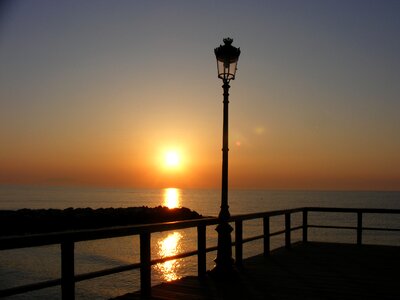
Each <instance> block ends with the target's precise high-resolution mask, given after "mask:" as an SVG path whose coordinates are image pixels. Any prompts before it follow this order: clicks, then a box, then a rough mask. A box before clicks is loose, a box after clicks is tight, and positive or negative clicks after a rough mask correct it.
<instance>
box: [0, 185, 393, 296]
mask: <svg viewBox="0 0 400 300" xmlns="http://www.w3.org/2000/svg"><path fill="white" fill-rule="evenodd" d="M219 201H220V192H219V191H217V190H189V189H185V190H182V189H176V188H169V189H152V190H137V189H136V190H132V189H93V188H84V189H83V188H38V187H9V186H2V187H0V209H20V208H60V209H63V208H68V207H91V208H100V207H130V206H149V207H154V206H159V205H163V206H167V207H171V208H172V207H182V206H184V207H188V208H190V209H192V210H195V211H197V212H199V213H201V214H203V215H205V216H217V215H218V211H219ZM229 204H230V212H231V214H243V213H252V212H260V211H269V210H275V209H285V208H295V207H301V206H324V207H366V208H400V192H317V191H308V192H305V191H265V190H232V191H230V194H229ZM300 219H301V215H298V216H297V217H296V216H294V218H293V221H292V222H293V223H294V224H295V225H296V224H300ZM363 221H364V224H365V225H369V226H380V227H394V228H399V227H400V218H399V217H397V216H385V215H377V216H375V215H370V216H369V215H367V216H366V217H365V218H364V220H363ZM309 222H310V223H313V224H317V223H318V224H335V225H338V224H340V225H350V226H354V225H355V224H356V218H355V216H354V215H350V214H349V215H346V214H341V215H340V214H329V215H328V214H325V215H313V214H310V217H309ZM283 223H284V222H283V218H282V217H276V218H273V219H271V230H272V231H275V230H280V229H282V228H283V225H284V224H283ZM261 230H262V228H261V223H260V221H249V222H246V223H245V224H244V234H245V236H252V235H256V234H261ZM232 236H234V235H232ZM309 236H310V237H309V238H310V240H323V241H342V242H350V243H352V242H354V240H355V235H354V232H349V231H344V230H342V231H340V230H336V231H322V230H318V231H316V230H310V233H309ZM293 239H294V240H296V239H300V232H297V233H294V235H293ZM364 241H365V242H366V243H381V244H395V245H400V237H399V235H398V234H396V233H387V232H373V233H366V235H365V238H364ZM138 242H139V240H138V237H124V238H113V239H106V240H97V241H88V242H79V243H76V246H75V247H76V258H75V270H76V273H77V274H79V273H84V272H91V271H95V270H101V269H105V268H111V267H115V266H119V265H124V264H128V263H134V262H138V260H139V243H138ZM271 242H272V248H276V247H279V246H281V245H282V244H283V239H282V238H281V237H277V238H273V239H272V241H271ZM215 244H216V232H215V230H214V228H211V227H209V228H207V246H212V245H215ZM196 245H197V236H196V229H187V230H180V231H171V232H164V233H156V234H153V235H152V243H151V246H152V254H151V255H152V258H159V257H166V256H171V255H175V254H178V253H182V252H186V251H190V250H195V248H196ZM261 251H262V245H261V242H252V243H249V244H246V245H245V248H244V255H245V256H251V255H255V254H258V253H260V252H261ZM214 258H215V253H209V254H208V256H207V264H208V268H212V266H213V264H214V262H213V259H214ZM60 265H61V263H60V249H59V246H57V245H55V246H46V247H36V248H27V249H18V250H7V251H1V252H0V288H7V287H12V286H16V285H20V284H28V283H33V282H37V281H41V280H48V279H54V278H58V277H60ZM196 270H197V266H196V257H192V258H186V259H180V260H175V261H169V262H166V263H163V264H158V265H155V266H153V269H152V280H153V284H156V283H159V282H161V281H171V280H175V279H178V278H180V277H182V276H187V275H195V274H196ZM76 287H77V291H76V293H77V299H107V298H109V297H113V296H117V295H121V294H124V293H127V292H132V291H134V290H138V289H139V272H138V271H129V272H124V273H120V274H116V275H111V276H106V277H103V278H97V279H93V280H89V281H83V282H79V283H77V286H76ZM9 299H60V288H59V287H56V288H50V289H44V290H41V291H37V292H33V293H29V294H25V295H20V296H14V297H10V298H9Z"/></svg>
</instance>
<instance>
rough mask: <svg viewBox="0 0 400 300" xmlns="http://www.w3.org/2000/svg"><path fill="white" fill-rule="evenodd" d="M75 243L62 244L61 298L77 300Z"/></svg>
mask: <svg viewBox="0 0 400 300" xmlns="http://www.w3.org/2000/svg"><path fill="white" fill-rule="evenodd" d="M74 267H75V266H74V242H72V241H66V242H62V243H61V295H62V296H61V297H62V299H63V300H73V299H75V268H74Z"/></svg>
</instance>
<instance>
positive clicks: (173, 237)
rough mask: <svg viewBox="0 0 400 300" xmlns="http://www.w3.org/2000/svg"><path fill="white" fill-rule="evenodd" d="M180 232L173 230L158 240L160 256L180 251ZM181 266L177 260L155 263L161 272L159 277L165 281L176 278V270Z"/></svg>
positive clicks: (171, 254) (175, 253) (177, 277)
mask: <svg viewBox="0 0 400 300" xmlns="http://www.w3.org/2000/svg"><path fill="white" fill-rule="evenodd" d="M182 237H183V236H182V234H181V233H179V232H177V231H175V232H173V233H170V234H168V236H167V237H166V238H164V239H162V240H160V241H158V245H157V246H158V255H160V257H168V256H173V255H177V254H178V253H179V252H181V239H182ZM180 267H181V265H180V262H179V260H176V259H174V260H169V261H166V262H164V263H160V264H157V265H156V266H155V268H156V269H157V270H158V271H159V272H160V273H161V277H162V278H163V280H165V281H173V280H177V279H179V278H180V277H179V276H178V270H179V268H180Z"/></svg>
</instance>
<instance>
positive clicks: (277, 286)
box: [0, 207, 400, 300]
mask: <svg viewBox="0 0 400 300" xmlns="http://www.w3.org/2000/svg"><path fill="white" fill-rule="evenodd" d="M321 213H322V214H330V213H335V214H337V213H339V214H353V215H355V219H356V224H354V225H353V226H347V225H343V226H342V225H326V224H323V225H321V224H312V223H310V222H309V221H308V219H309V218H308V216H309V215H310V214H321ZM366 214H373V215H376V216H377V217H379V218H384V217H385V215H388V214H390V215H393V214H396V215H400V209H362V208H322V207H302V208H296V209H287V210H279V211H269V212H260V213H254V214H246V215H236V216H231V218H230V220H229V221H230V222H231V223H232V224H234V227H235V233H234V236H235V239H234V242H233V243H232V247H234V249H235V264H236V271H235V272H234V274H233V275H230V276H227V277H226V278H223V277H222V278H221V277H216V276H214V275H213V274H212V273H210V272H209V271H207V270H206V253H207V252H211V251H215V250H216V248H217V247H207V245H206V227H207V226H212V225H216V224H218V219H217V218H203V219H198V220H188V221H177V222H168V223H159V224H147V225H137V226H123V227H115V228H103V229H96V230H83V231H71V232H62V233H49V234H40V235H29V236H10V237H3V238H0V250H5V249H16V248H23V247H36V246H43V245H51V244H60V245H61V278H59V279H54V280H49V281H43V282H38V283H33V284H29V285H24V286H16V287H10V288H7V289H3V290H0V297H6V296H11V295H15V294H21V293H27V292H30V291H35V290H39V289H43V288H47V287H53V286H57V285H59V286H61V294H62V299H64V300H65V299H75V283H76V282H79V281H82V280H89V279H93V278H97V277H100V276H107V275H110V274H116V273H120V272H125V271H129V270H134V269H140V275H141V276H140V287H141V288H140V291H138V292H132V293H129V294H126V295H121V296H119V297H117V298H114V299H119V300H121V299H164V300H167V299H187V300H190V299H199V300H200V299H400V288H399V286H398V283H399V279H400V276H399V274H400V273H399V269H400V247H399V245H400V238H399V239H397V240H396V241H397V242H396V243H395V245H394V246H383V245H366V244H364V243H363V233H364V232H366V231H381V232H392V233H394V232H395V233H396V234H397V232H400V228H384V227H368V226H365V225H363V216H365V215H366ZM293 215H297V217H299V215H300V219H301V223H300V224H293V223H294V222H292V216H293ZM279 216H280V217H281V218H282V217H283V220H284V228H283V229H282V230H278V231H274V232H272V231H271V226H270V225H271V222H274V221H275V220H274V218H275V217H279ZM256 219H261V220H262V228H263V232H262V234H260V235H257V236H251V237H243V223H244V222H246V221H249V220H256ZM193 227H194V228H197V250H194V251H189V252H185V253H179V254H177V255H174V256H170V257H165V258H160V259H152V258H151V254H150V253H151V252H150V241H151V234H152V233H155V232H160V231H170V230H179V229H185V228H193ZM310 228H313V229H318V228H324V229H340V230H350V231H353V232H354V243H353V244H340V243H321V242H316V241H309V238H308V234H309V233H308V232H309V229H310ZM294 231H300V232H301V239H300V241H293V240H292V232H294ZM133 235H139V236H140V262H139V263H135V264H129V265H124V266H118V267H114V268H109V269H105V270H100V271H95V272H90V273H84V274H75V270H74V262H75V261H74V244H75V243H76V242H80V241H87V240H95V239H104V238H113V237H120V236H133ZM279 235H282V236H283V237H284V245H283V247H281V248H278V249H275V250H272V251H271V237H273V236H279ZM255 240H262V242H263V252H262V253H260V255H257V256H254V257H250V258H247V259H244V258H243V247H244V246H245V244H246V243H248V242H251V241H255ZM189 256H197V267H198V274H197V276H191V277H184V278H182V279H180V280H177V281H174V282H169V283H162V284H160V285H157V286H153V287H152V286H151V266H152V265H155V264H158V263H162V262H165V261H168V260H174V259H180V258H184V257H189Z"/></svg>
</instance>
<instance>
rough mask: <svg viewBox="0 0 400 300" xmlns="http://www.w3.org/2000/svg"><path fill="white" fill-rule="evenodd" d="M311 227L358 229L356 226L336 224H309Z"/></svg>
mask: <svg viewBox="0 0 400 300" xmlns="http://www.w3.org/2000/svg"><path fill="white" fill-rule="evenodd" d="M308 227H309V228H328V229H354V230H356V229H357V227H356V226H339V225H338V226H334V225H308Z"/></svg>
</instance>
